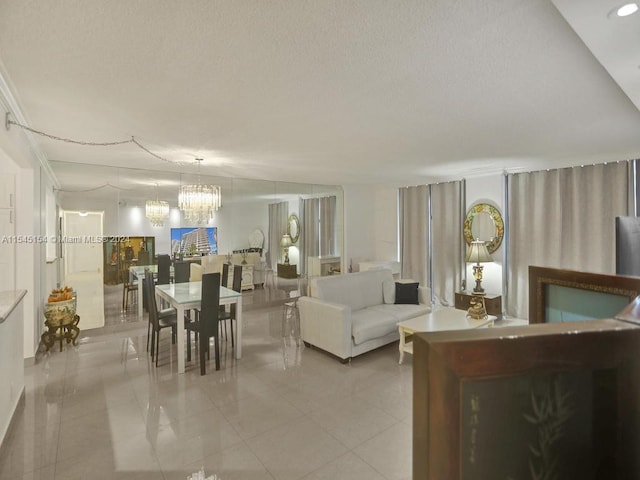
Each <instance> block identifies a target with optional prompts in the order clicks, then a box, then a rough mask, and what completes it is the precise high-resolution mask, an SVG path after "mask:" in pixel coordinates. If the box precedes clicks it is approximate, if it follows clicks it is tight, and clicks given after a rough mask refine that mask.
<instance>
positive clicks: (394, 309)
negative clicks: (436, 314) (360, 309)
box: [368, 304, 431, 323]
mask: <svg viewBox="0 0 640 480" xmlns="http://www.w3.org/2000/svg"><path fill="white" fill-rule="evenodd" d="M368 310H375V311H377V312H379V313H382V314H384V315H386V316H388V317H392V318H393V319H394V321H395V323H398V322H404V321H405V320H409V319H410V318H414V317H417V316H419V315H426V314H427V313H429V312H430V311H431V308H430V307H429V305H424V304H420V305H400V304H395V305H378V306H376V307H371V308H370V309H368Z"/></svg>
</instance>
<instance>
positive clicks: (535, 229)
mask: <svg viewBox="0 0 640 480" xmlns="http://www.w3.org/2000/svg"><path fill="white" fill-rule="evenodd" d="M628 171H629V167H628V163H627V162H617V163H609V164H601V165H589V166H585V167H574V168H564V169H559V170H551V171H541V172H533V173H520V174H514V175H509V176H508V178H507V182H508V192H509V198H508V200H507V201H508V219H507V221H508V222H509V229H508V235H507V242H508V256H509V263H508V266H507V268H508V270H507V285H506V288H507V295H506V303H507V305H506V306H507V314H508V315H510V316H514V317H517V318H524V319H527V318H529V290H528V289H529V282H528V269H529V266H530V265H536V266H543V267H545V266H549V267H554V268H564V269H570V270H580V271H586V272H594V273H610V274H613V273H615V217H617V216H619V215H627V214H628V211H629V209H628V205H629V199H628V197H629V195H630V194H631V192H630V189H629V175H628Z"/></svg>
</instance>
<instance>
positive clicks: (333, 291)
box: [310, 270, 393, 311]
mask: <svg viewBox="0 0 640 480" xmlns="http://www.w3.org/2000/svg"><path fill="white" fill-rule="evenodd" d="M385 279H393V276H392V274H391V271H390V270H369V271H366V272H359V273H348V274H344V275H331V276H328V277H321V278H317V279H314V280H313V281H312V282H310V285H311V295H312V296H314V297H316V298H319V299H320V300H326V301H329V302H333V303H340V304H342V305H348V306H349V307H351V310H352V311H357V310H361V309H363V308H366V307H370V306H372V305H380V304H382V303H383V298H382V283H383V281H384V280H385Z"/></svg>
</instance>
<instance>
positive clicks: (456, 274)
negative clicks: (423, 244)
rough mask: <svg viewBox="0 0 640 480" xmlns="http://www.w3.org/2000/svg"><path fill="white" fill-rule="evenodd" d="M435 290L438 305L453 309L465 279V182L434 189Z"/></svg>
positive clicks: (435, 299) (432, 242)
mask: <svg viewBox="0 0 640 480" xmlns="http://www.w3.org/2000/svg"><path fill="white" fill-rule="evenodd" d="M430 188H431V252H432V253H431V290H432V294H433V298H434V301H435V302H436V303H439V304H440V305H448V306H453V305H454V303H455V292H456V291H458V290H460V286H461V284H462V279H463V278H464V268H465V267H464V262H463V256H462V252H463V243H464V238H463V235H462V225H463V222H464V217H463V209H462V182H460V181H457V182H447V183H438V184H435V185H431V187H430Z"/></svg>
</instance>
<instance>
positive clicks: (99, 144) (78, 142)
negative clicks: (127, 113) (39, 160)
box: [5, 112, 186, 191]
mask: <svg viewBox="0 0 640 480" xmlns="http://www.w3.org/2000/svg"><path fill="white" fill-rule="evenodd" d="M10 125H15V126H16V127H19V128H22V129H23V130H27V131H29V132H31V133H34V134H36V135H40V136H42V137H46V138H49V139H51V140H57V141H60V142H65V143H72V144H75V145H82V146H85V147H113V146H117V145H126V144H128V143H133V144H134V145H136V146H137V147H138V148H140V149H141V150H143V151H144V152H146V153H148V154H149V155H151V156H152V157H154V158H157V159H158V160H161V161H163V162H167V163H171V164H173V165H179V166H184V165H186V163H184V162H174V161H172V160H168V159H166V158H164V157H161V156H160V155H158V154H157V153H154V152H152V151H151V150H149V149H148V148H147V147H145V146H144V145H142V144H141V143H140V141H138V140H137V139H136V138H135V137H134V136H131V138H130V139H129V140H119V141H113V142H90V141H84V140H74V139H71V138H64V137H58V136H56V135H51V134H50V133H46V132H43V131H40V130H36V129H35V128H31V127H29V126H27V125H23V124H22V123H18V122H16V121H15V120H12V119H11V118H10V113H9V112H7V113H6V118H5V127H6V129H7V130H9V126H10ZM105 186H106V185H105ZM111 186H113V185H111ZM115 188H117V187H115ZM87 191H90V190H87Z"/></svg>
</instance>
